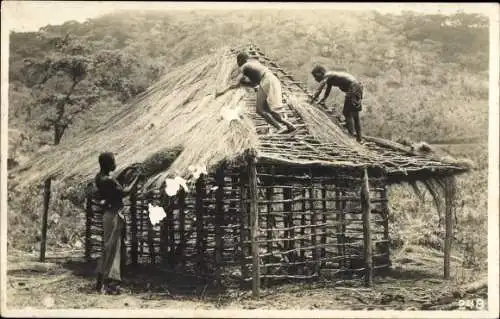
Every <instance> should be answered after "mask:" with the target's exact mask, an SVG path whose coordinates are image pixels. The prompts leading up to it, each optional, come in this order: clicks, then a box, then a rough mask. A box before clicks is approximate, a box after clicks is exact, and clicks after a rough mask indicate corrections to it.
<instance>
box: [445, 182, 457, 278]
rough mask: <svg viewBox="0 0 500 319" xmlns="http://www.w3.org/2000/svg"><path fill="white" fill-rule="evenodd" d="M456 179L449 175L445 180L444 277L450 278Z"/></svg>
mask: <svg viewBox="0 0 500 319" xmlns="http://www.w3.org/2000/svg"><path fill="white" fill-rule="evenodd" d="M455 183H456V180H455V178H454V177H448V178H447V179H446V181H445V192H444V195H445V204H446V207H445V209H446V212H445V225H446V226H445V227H446V229H445V239H444V279H450V268H451V266H450V256H451V246H452V242H453V209H454V204H455V196H456V194H455V187H456V184H455Z"/></svg>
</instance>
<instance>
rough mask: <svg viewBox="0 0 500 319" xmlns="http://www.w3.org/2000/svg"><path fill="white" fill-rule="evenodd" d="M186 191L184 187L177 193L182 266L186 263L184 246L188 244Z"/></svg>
mask: <svg viewBox="0 0 500 319" xmlns="http://www.w3.org/2000/svg"><path fill="white" fill-rule="evenodd" d="M185 201H186V192H185V191H184V189H181V190H180V191H179V193H178V194H177V203H178V205H177V207H178V209H179V251H178V253H179V254H178V255H179V259H180V263H181V265H182V266H184V263H185V257H184V248H185V245H186V242H185V227H186V216H185V215H184V208H185V205H186V202H185Z"/></svg>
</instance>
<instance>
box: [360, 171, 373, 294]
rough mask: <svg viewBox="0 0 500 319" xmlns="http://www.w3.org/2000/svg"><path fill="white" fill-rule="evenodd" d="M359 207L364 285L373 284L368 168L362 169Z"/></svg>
mask: <svg viewBox="0 0 500 319" xmlns="http://www.w3.org/2000/svg"><path fill="white" fill-rule="evenodd" d="M361 207H362V210H363V248H364V249H363V251H364V261H365V286H366V287H371V286H372V285H373V260H372V233H371V231H372V229H371V225H370V220H371V216H370V212H371V207H370V188H369V183H368V170H367V169H366V168H365V169H364V175H363V183H362V185H361Z"/></svg>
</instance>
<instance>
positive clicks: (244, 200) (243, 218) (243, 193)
mask: <svg viewBox="0 0 500 319" xmlns="http://www.w3.org/2000/svg"><path fill="white" fill-rule="evenodd" d="M246 173H247V172H245V170H243V169H242V170H241V172H240V248H241V276H242V277H243V280H244V279H246V278H248V276H249V275H248V267H247V259H246V257H247V256H249V255H250V253H249V249H248V244H247V243H246V242H247V241H249V240H250V236H249V231H248V230H249V226H250V223H249V220H248V192H247V190H248V188H247V187H246V186H245V183H246V182H247V174H246ZM243 282H244V281H243Z"/></svg>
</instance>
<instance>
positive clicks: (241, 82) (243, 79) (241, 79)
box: [215, 75, 253, 97]
mask: <svg viewBox="0 0 500 319" xmlns="http://www.w3.org/2000/svg"><path fill="white" fill-rule="evenodd" d="M242 85H245V86H253V83H252V81H250V79H249V78H247V77H246V76H244V75H240V76H239V77H238V79H237V80H236V82H235V83H233V84H231V85H229V86H228V87H226V88H225V89H224V90H222V91H219V92H216V93H215V97H219V96H221V95H223V94H225V93H226V92H227V91H230V90H234V89H237V88H239V87H240V86H242Z"/></svg>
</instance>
